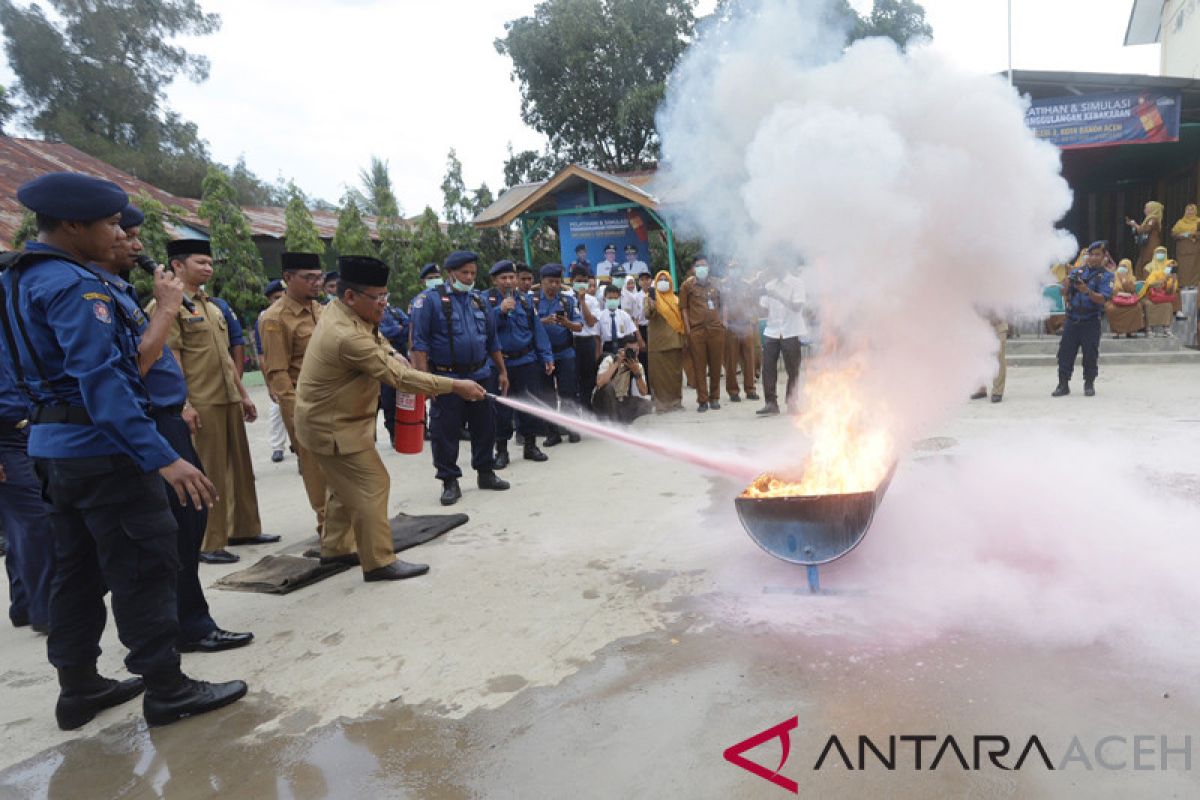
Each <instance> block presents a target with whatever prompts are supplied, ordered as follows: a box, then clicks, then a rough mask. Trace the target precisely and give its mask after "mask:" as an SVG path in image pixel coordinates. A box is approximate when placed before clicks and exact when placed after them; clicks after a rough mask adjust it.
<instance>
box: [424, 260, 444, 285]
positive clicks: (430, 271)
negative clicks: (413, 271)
mask: <svg viewBox="0 0 1200 800" xmlns="http://www.w3.org/2000/svg"><path fill="white" fill-rule="evenodd" d="M441 271H442V268H441V267H439V266H438V265H437V264H434V263H433V262H432V261H430V262H429V263H428V264H426V265H425V266H423V267H421V275H420V278H421V280H425V279H426V278H428V277H429V276H430V275H437V274H438V273H439V272H441Z"/></svg>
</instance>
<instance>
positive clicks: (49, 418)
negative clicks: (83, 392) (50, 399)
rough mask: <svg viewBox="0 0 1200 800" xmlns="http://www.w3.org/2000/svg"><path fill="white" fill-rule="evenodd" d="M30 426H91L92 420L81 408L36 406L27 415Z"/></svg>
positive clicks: (85, 410) (84, 409)
mask: <svg viewBox="0 0 1200 800" xmlns="http://www.w3.org/2000/svg"><path fill="white" fill-rule="evenodd" d="M29 424H30V425H63V424H66V425H91V424H92V418H91V416H90V415H89V414H88V412H87V409H86V408H83V407H82V406H38V407H37V408H35V409H33V413H32V414H30V415H29Z"/></svg>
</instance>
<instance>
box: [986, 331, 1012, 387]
mask: <svg viewBox="0 0 1200 800" xmlns="http://www.w3.org/2000/svg"><path fill="white" fill-rule="evenodd" d="M996 338H997V339H998V340H999V342H1000V364H999V365H998V368H999V371H998V372H997V373H996V377H995V378H994V379H993V380H992V394H993V395H996V396H997V397H1003V396H1004V383H1005V380H1006V379H1007V378H1008V363H1007V362H1006V361H1005V360H1004V343H1005V342H1007V341H1008V328H1007V327H1006V328H1005V329H1004V330H1003V331H1000V330H997V331H996ZM979 391H981V392H986V391H987V387H986V386H980V387H979Z"/></svg>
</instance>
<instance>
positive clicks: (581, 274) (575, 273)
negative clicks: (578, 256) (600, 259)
mask: <svg viewBox="0 0 1200 800" xmlns="http://www.w3.org/2000/svg"><path fill="white" fill-rule="evenodd" d="M571 277H572V278H590V277H592V273H591V272H589V271H588V268H587V267H585V266H583V265H582V264H581V265H579V266H576V267H571Z"/></svg>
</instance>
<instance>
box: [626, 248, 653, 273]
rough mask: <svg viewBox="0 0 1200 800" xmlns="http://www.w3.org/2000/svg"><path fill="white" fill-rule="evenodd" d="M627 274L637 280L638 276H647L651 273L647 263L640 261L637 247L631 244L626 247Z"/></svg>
mask: <svg viewBox="0 0 1200 800" xmlns="http://www.w3.org/2000/svg"><path fill="white" fill-rule="evenodd" d="M622 266H624V267H625V272H626V274H628V275H632V276H633V277H634V278H635V279H636V278H637V276H638V275H647V274H649V273H650V267H649V266H648V265H647V264H646V262H645V261H641V260H639V259H638V251H637V247H635V246H634V245H631V244H627V245H625V263H624V264H623V265H622Z"/></svg>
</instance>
